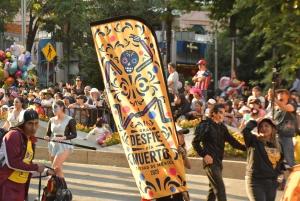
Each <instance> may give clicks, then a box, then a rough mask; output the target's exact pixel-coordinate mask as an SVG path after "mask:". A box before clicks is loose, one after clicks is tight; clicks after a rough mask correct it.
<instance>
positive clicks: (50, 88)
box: [48, 87, 55, 96]
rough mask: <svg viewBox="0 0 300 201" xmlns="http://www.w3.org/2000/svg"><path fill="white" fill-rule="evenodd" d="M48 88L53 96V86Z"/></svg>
mask: <svg viewBox="0 0 300 201" xmlns="http://www.w3.org/2000/svg"><path fill="white" fill-rule="evenodd" d="M48 90H50V91H51V94H52V96H54V94H55V90H54V87H48Z"/></svg>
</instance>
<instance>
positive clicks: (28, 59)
mask: <svg viewBox="0 0 300 201" xmlns="http://www.w3.org/2000/svg"><path fill="white" fill-rule="evenodd" d="M30 61H31V56H30V55H28V56H26V62H25V65H26V66H27V65H28V64H29V62H30Z"/></svg>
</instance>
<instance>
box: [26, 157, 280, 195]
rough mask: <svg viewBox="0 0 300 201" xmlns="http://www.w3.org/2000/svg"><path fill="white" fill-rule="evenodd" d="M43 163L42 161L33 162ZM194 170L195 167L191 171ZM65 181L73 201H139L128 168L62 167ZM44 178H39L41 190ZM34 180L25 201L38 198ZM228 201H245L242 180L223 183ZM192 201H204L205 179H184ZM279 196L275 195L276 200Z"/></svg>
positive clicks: (73, 165)
mask: <svg viewBox="0 0 300 201" xmlns="http://www.w3.org/2000/svg"><path fill="white" fill-rule="evenodd" d="M35 162H38V163H44V164H45V163H46V164H48V165H49V162H45V161H35ZM195 168H198V167H195ZM64 172H65V178H66V181H67V184H68V188H69V189H70V190H71V191H72V194H73V198H74V199H73V201H140V196H139V191H138V189H137V187H136V185H135V181H134V179H133V176H132V175H131V173H130V170H129V168H120V167H113V166H102V165H86V164H76V163H65V165H64ZM45 180H46V178H43V181H42V186H44V184H45ZM38 181H39V180H38V179H32V180H31V186H30V191H29V195H30V196H29V201H33V200H34V198H35V197H37V196H38ZM224 182H225V186H226V192H227V200H228V201H246V200H249V199H248V198H247V194H246V190H245V184H244V180H237V179H224ZM187 183H188V188H189V193H190V196H191V198H192V201H200V200H205V198H206V193H207V190H208V180H207V177H206V176H199V175H192V174H188V175H187ZM281 195H282V192H277V200H276V201H279V197H280V196H281Z"/></svg>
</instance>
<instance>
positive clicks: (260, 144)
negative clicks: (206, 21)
mask: <svg viewBox="0 0 300 201" xmlns="http://www.w3.org/2000/svg"><path fill="white" fill-rule="evenodd" d="M255 127H257V131H258V132H257V134H255V133H252V130H253V129H254V128H255ZM276 132H277V126H276V123H275V122H274V121H273V120H272V119H271V118H270V117H266V118H258V119H257V120H250V121H249V122H248V123H247V125H246V127H245V128H244V129H243V130H242V134H243V136H244V140H245V145H246V147H247V168H246V189H247V194H248V197H249V199H250V201H274V200H275V199H276V191H277V187H278V186H279V182H281V179H280V177H279V176H280V175H281V174H282V171H284V170H286V168H288V166H287V165H285V164H284V162H283V159H284V157H283V154H282V151H281V146H280V144H279V142H278V139H277V137H276Z"/></svg>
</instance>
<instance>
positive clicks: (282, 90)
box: [275, 89, 291, 96]
mask: <svg viewBox="0 0 300 201" xmlns="http://www.w3.org/2000/svg"><path fill="white" fill-rule="evenodd" d="M275 92H276V95H277V94H278V93H281V92H284V93H286V94H287V95H289V96H291V94H290V92H289V91H288V90H286V89H277V90H276V91H275Z"/></svg>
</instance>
